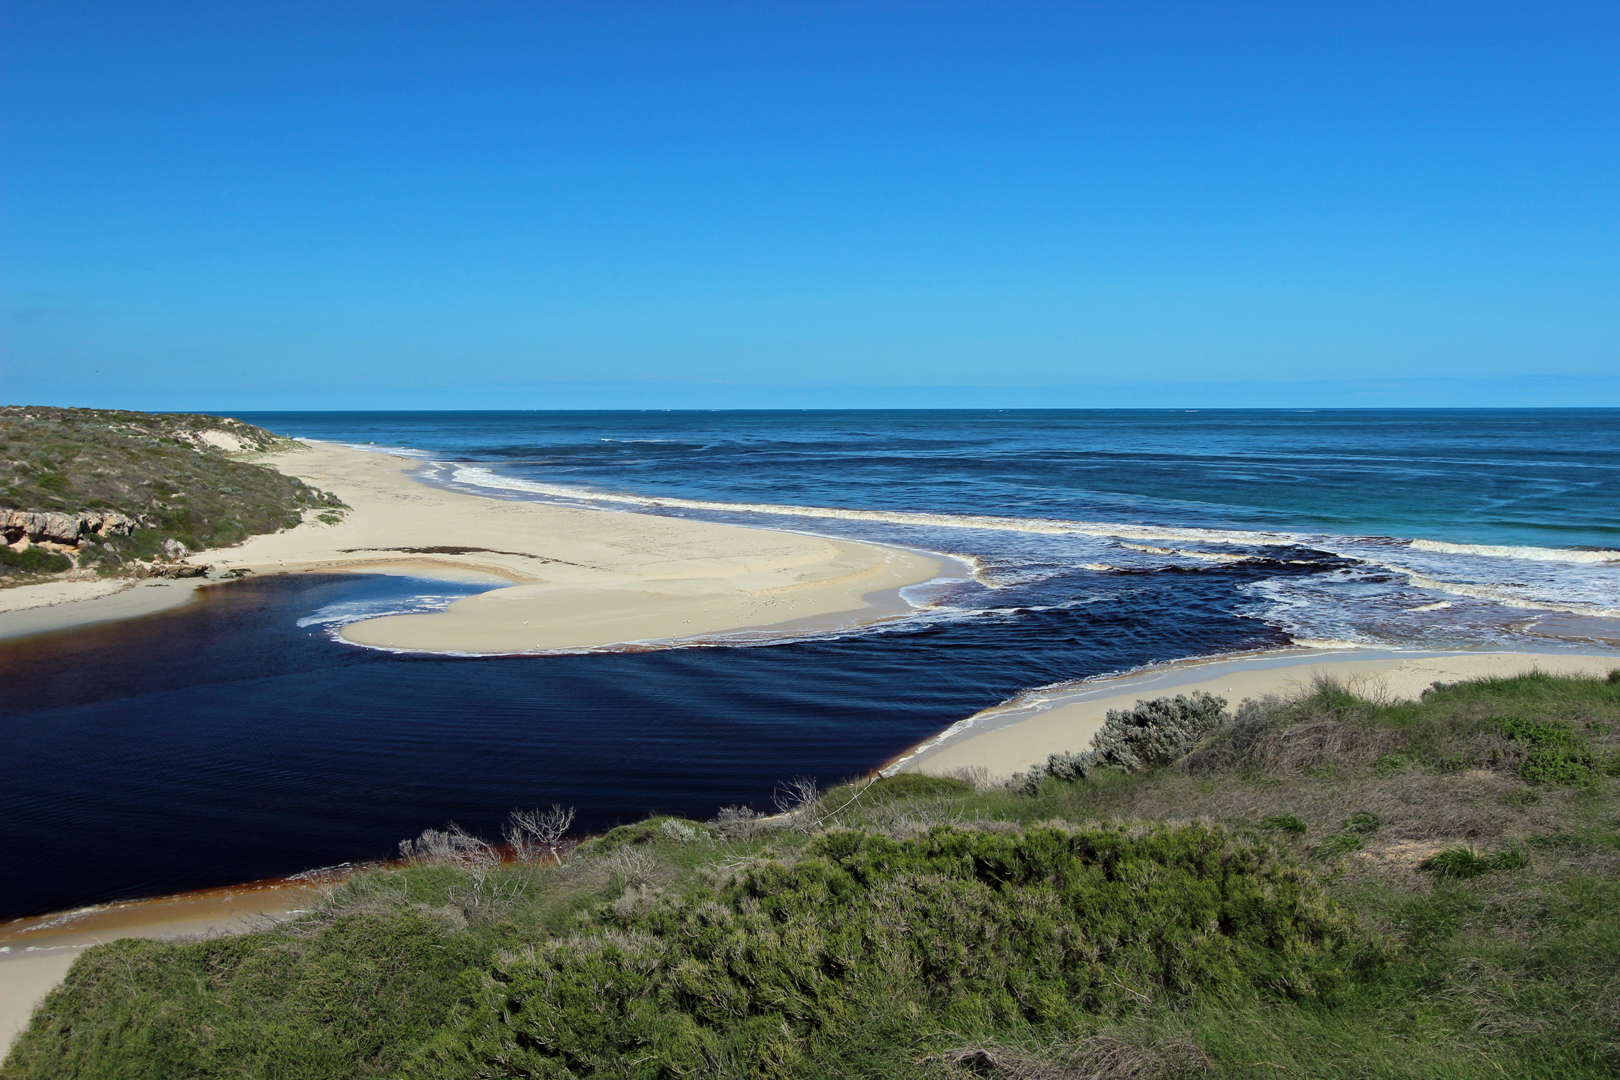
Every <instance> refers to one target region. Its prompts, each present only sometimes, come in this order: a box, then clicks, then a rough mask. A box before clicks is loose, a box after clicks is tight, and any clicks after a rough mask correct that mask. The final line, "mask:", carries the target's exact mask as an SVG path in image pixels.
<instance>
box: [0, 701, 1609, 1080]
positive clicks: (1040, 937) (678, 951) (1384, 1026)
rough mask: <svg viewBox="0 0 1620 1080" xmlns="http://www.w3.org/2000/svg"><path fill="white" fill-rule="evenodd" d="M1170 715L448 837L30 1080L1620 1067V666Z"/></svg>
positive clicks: (77, 1033) (127, 1007) (32, 1057)
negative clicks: (1100, 752)
mask: <svg viewBox="0 0 1620 1080" xmlns="http://www.w3.org/2000/svg"><path fill="white" fill-rule="evenodd" d="M1192 704H1193V705H1194V706H1196V707H1197V708H1198V709H1203V710H1204V711H1203V712H1200V713H1199V714H1198V715H1200V716H1203V717H1205V718H1206V719H1207V718H1208V716H1209V714H1208V711H1207V703H1192ZM1149 714H1151V715H1153V716H1159V717H1164V716H1173V715H1174V707H1173V705H1171V704H1170V703H1161V704H1160V705H1157V706H1155V707H1154V708H1152V709H1149V710H1146V712H1142V711H1140V710H1139V712H1138V713H1137V714H1136V715H1134V716H1133V715H1131V714H1123V715H1120V716H1118V717H1116V721H1115V723H1113V725H1112V727H1111V731H1112V733H1113V736H1114V737H1112V738H1111V739H1108V740H1104V745H1106V746H1111V747H1114V748H1115V749H1116V750H1118V751H1119V753H1118V754H1117V755H1116V756H1117V757H1118V758H1120V759H1122V760H1123V759H1128V758H1131V757H1132V755H1133V754H1134V760H1135V761H1136V762H1137V764H1135V765H1131V766H1129V767H1122V766H1120V765H1117V764H1109V763H1107V762H1097V761H1088V762H1086V763H1084V764H1085V768H1084V769H1076V767H1075V766H1074V763H1073V761H1072V760H1060V761H1057V762H1055V763H1054V767H1053V769H1052V770H1050V772H1048V771H1044V770H1043V772H1042V774H1040V775H1037V776H1033V777H1026V778H1023V779H1022V780H1021V781H1020V782H1018V783H1015V784H1011V785H1006V786H996V787H985V786H983V785H980V786H977V787H976V786H975V785H974V784H973V783H970V782H968V781H967V780H960V779H942V778H932V777H924V776H916V775H905V776H899V777H895V778H893V779H890V780H883V781H878V782H876V783H870V784H868V783H866V782H861V783H857V784H852V785H846V786H843V787H840V788H837V789H835V790H832V791H829V792H826V793H824V794H819V795H815V796H814V797H803V796H807V795H809V794H810V793H809V792H807V791H806V790H805V789H804V788H803V787H800V788H798V789H797V793H798V796H799V797H795V798H792V799H789V800H788V802H789V804H790V805H789V808H788V809H789V812H788V813H787V814H786V815H784V816H782V817H780V818H778V819H775V820H771V821H764V820H761V819H758V818H755V817H753V816H752V815H750V814H748V813H746V812H740V811H735V810H734V811H728V812H725V813H722V814H721V816H720V817H719V818H718V819H716V820H715V821H711V822H694V821H682V820H677V819H669V818H654V819H649V820H648V821H645V822H642V823H639V824H637V825H633V826H626V827H622V828H619V829H615V830H613V831H612V832H610V833H608V834H606V835H604V836H601V837H597V838H594V839H591V840H588V841H586V842H585V843H583V844H581V845H579V846H578V847H577V848H575V849H574V850H573V851H572V852H570V853H568V854H567V855H566V856H565V857H563V858H562V859H560V860H555V861H553V860H551V859H550V858H549V857H547V856H546V854H545V852H546V845H545V844H544V843H524V844H522V845H521V846H522V849H523V851H524V853H525V854H526V855H528V856H531V857H528V858H523V859H519V860H518V861H515V862H513V861H502V860H501V858H500V857H499V856H498V854H497V853H496V852H495V850H494V849H493V848H492V847H490V846H489V845H487V844H484V843H482V842H480V841H478V840H477V839H475V838H472V837H468V836H466V835H465V834H462V833H460V832H458V831H456V830H450V831H448V832H443V833H430V834H424V837H423V838H422V839H421V840H420V841H418V842H416V843H414V844H413V845H412V848H411V851H412V854H413V855H414V858H413V859H412V860H411V861H410V862H409V863H408V864H406V865H404V866H400V867H395V868H386V869H382V868H379V869H375V870H372V871H369V872H366V873H363V874H360V875H358V876H356V877H355V878H354V879H352V880H351V881H350V882H348V883H347V884H346V885H344V886H343V887H341V888H339V889H338V890H337V891H336V892H335V893H333V895H332V896H331V897H330V898H329V899H328V900H327V901H326V902H325V904H324V905H323V906H322V908H321V910H320V911H318V912H316V913H314V914H312V915H311V916H309V917H307V918H304V919H301V920H298V921H296V922H293V923H289V924H286V925H283V926H279V927H274V928H269V929H266V930H265V931H263V932H260V933H253V934H247V935H243V936H239V937H232V938H219V939H215V940H210V941H198V942H190V943H154V942H148V941H121V942H116V943H113V944H110V945H106V946H101V947H98V948H96V949H92V950H89V951H87V952H86V953H85V954H84V955H83V956H82V957H81V958H80V959H79V960H78V961H77V962H76V963H75V965H74V967H73V969H72V971H71V972H70V973H69V976H68V979H67V981H66V982H65V984H64V985H63V986H62V987H61V988H59V989H58V990H56V991H55V992H53V993H52V995H51V996H50V997H49V998H48V999H47V1000H46V1002H45V1004H44V1005H43V1007H42V1008H41V1009H40V1011H39V1012H38V1014H37V1015H36V1016H35V1018H34V1022H33V1025H32V1026H31V1027H30V1028H29V1030H28V1031H27V1032H26V1033H25V1034H24V1035H23V1037H22V1038H21V1040H20V1041H19V1042H18V1043H17V1045H16V1046H15V1048H14V1049H13V1051H12V1054H11V1056H10V1058H9V1059H8V1060H7V1062H6V1064H5V1066H4V1067H3V1069H0V1076H4V1077H17V1078H22V1077H67V1076H73V1077H179V1076H206V1077H212V1076H220V1077H224V1076H232V1077H235V1076H263V1077H297V1078H301V1080H303V1078H316V1077H360V1076H402V1077H676V1076H737V1077H745V1076H747V1077H753V1076H779V1077H822V1076H826V1077H834V1076H836V1077H939V1078H946V1077H957V1078H966V1077H1000V1078H1006V1080H1012V1078H1037V1077H1051V1078H1058V1077H1072V1078H1081V1077H1119V1078H1124V1077H1193V1076H1198V1077H1203V1076H1212V1077H1268V1078H1270V1077H1277V1076H1325V1077H1341V1076H1342V1077H1448V1078H1449V1077H1463V1078H1466V1077H1500V1076H1503V1075H1508V1076H1515V1077H1548V1078H1552V1077H1574V1076H1583V1077H1584V1076H1614V1075H1620V778H1617V776H1620V673H1617V674H1616V675H1615V676H1612V677H1611V678H1610V680H1608V681H1603V680H1590V679H1574V678H1556V677H1550V676H1542V675H1533V676H1526V677H1523V678H1516V679H1509V680H1487V681H1482V682H1474V683H1466V684H1457V685H1452V686H1447V687H1439V688H1436V689H1435V690H1433V691H1431V692H1430V693H1428V694H1427V695H1426V696H1425V698H1424V699H1423V700H1422V701H1421V702H1418V703H1413V704H1402V705H1389V704H1380V703H1377V702H1371V701H1365V700H1361V699H1358V698H1356V697H1354V696H1353V695H1351V694H1349V693H1347V692H1346V691H1344V690H1343V689H1342V688H1341V687H1338V686H1335V685H1333V684H1322V685H1319V686H1318V687H1316V688H1315V689H1314V690H1313V691H1312V692H1311V693H1309V694H1306V695H1303V696H1301V697H1297V698H1294V699H1290V700H1277V699H1268V700H1265V701H1260V702H1246V703H1244V704H1243V706H1242V707H1240V708H1239V709H1238V710H1236V713H1235V714H1228V715H1227V716H1226V717H1225V718H1224V719H1223V720H1220V722H1217V723H1213V725H1211V724H1210V723H1204V722H1200V723H1199V724H1195V725H1192V726H1190V727H1189V728H1188V734H1187V735H1186V736H1185V738H1186V739H1188V740H1194V741H1189V742H1186V743H1185V744H1182V745H1172V744H1174V743H1175V739H1169V740H1168V742H1167V739H1166V737H1165V735H1164V733H1165V731H1166V730H1168V729H1170V728H1173V727H1174V726H1175V725H1174V724H1159V725H1158V726H1156V727H1153V728H1152V730H1149V727H1152V725H1146V724H1144V723H1142V722H1141V721H1142V717H1143V716H1144V715H1149ZM1133 740H1134V741H1133ZM1133 747H1134V749H1133ZM1077 772H1084V774H1085V775H1084V776H1083V777H1077V776H1076V775H1075V774H1076V773H1077ZM1051 773H1055V774H1056V775H1052V774H1051ZM969 779H971V778H969ZM531 820H532V819H531ZM513 839H515V840H519V841H523V840H524V839H525V838H524V837H522V836H518V835H516V834H514V836H513ZM530 839H532V838H530Z"/></svg>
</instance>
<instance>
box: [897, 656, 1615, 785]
mask: <svg viewBox="0 0 1620 1080" xmlns="http://www.w3.org/2000/svg"><path fill="white" fill-rule="evenodd" d="M1615 669H1620V654H1615V653H1588V652H1573V651H1572V652H1561V653H1540V652H1518V651H1513V652H1509V651H1502V650H1498V651H1483V650H1476V651H1469V650H1456V651H1448V652H1424V651H1412V650H1396V649H1387V650H1382V649H1381V650H1373V649H1310V648H1304V649H1281V650H1267V651H1265V652H1257V653H1235V654H1231V653H1229V654H1224V655H1220V656H1209V657H1194V658H1190V659H1186V660H1174V661H1170V662H1168V663H1164V664H1154V665H1148V666H1145V667H1141V668H1137V669H1135V670H1132V671H1128V672H1123V673H1120V674H1115V675H1106V676H1101V677H1098V678H1095V679H1088V680H1083V681H1081V682H1076V683H1067V684H1061V685H1058V686H1052V687H1044V688H1040V689H1036V690H1030V691H1025V692H1024V693H1022V694H1019V695H1018V696H1017V697H1015V698H1012V699H1011V700H1009V701H1005V702H1002V703H1001V704H999V705H995V706H992V707H990V708H988V709H981V710H980V711H979V712H977V713H974V714H973V715H972V716H969V717H966V718H964V719H962V720H958V721H957V722H956V723H954V724H952V725H951V726H950V727H948V728H946V729H945V730H944V731H942V732H940V733H939V734H938V735H935V736H932V737H931V738H928V739H925V740H923V741H922V742H919V743H917V744H915V745H913V746H912V747H910V748H909V749H907V750H906V751H905V752H904V753H901V754H898V755H896V756H895V757H894V758H892V759H890V760H889V761H888V762H886V763H885V764H884V765H883V766H882V767H881V768H879V769H878V770H877V771H878V772H879V773H880V774H881V775H884V776H892V775H894V774H895V773H899V772H927V773H931V774H935V775H947V774H950V773H954V772H957V771H959V770H963V769H976V768H982V769H984V770H985V771H986V773H987V775H988V776H989V777H990V778H991V779H998V778H1000V779H1005V778H1006V777H1008V776H1010V775H1012V774H1013V773H1016V772H1021V771H1024V770H1027V769H1029V768H1031V767H1033V766H1036V765H1039V764H1042V763H1044V762H1045V761H1046V759H1047V757H1048V756H1050V755H1051V754H1060V753H1068V752H1078V751H1083V750H1085V749H1087V748H1088V747H1090V745H1091V743H1092V740H1093V739H1094V738H1095V737H1096V735H1097V732H1098V731H1100V730H1101V729H1102V726H1103V723H1104V721H1105V720H1106V714H1107V712H1108V710H1110V709H1130V708H1132V707H1133V706H1135V704H1136V703H1137V701H1139V700H1147V699H1151V698H1156V697H1165V696H1170V695H1174V694H1190V693H1194V692H1196V691H1205V692H1208V693H1212V694H1215V695H1217V696H1219V697H1224V698H1226V699H1227V705H1228V707H1229V708H1236V707H1237V705H1238V704H1239V703H1240V702H1241V701H1242V700H1244V699H1245V698H1257V697H1264V696H1266V695H1268V694H1278V695H1281V694H1287V693H1289V692H1292V691H1294V690H1297V689H1300V688H1303V687H1305V686H1307V685H1309V684H1310V683H1311V682H1312V681H1313V680H1314V679H1316V678H1319V677H1329V678H1336V679H1339V680H1341V681H1343V682H1345V683H1347V684H1348V685H1349V686H1350V688H1351V689H1352V690H1356V691H1358V692H1361V693H1364V694H1367V695H1369V696H1372V697H1374V698H1378V699H1382V700H1390V701H1399V700H1411V699H1415V698H1417V697H1418V696H1419V695H1420V694H1421V693H1422V691H1423V690H1425V689H1427V688H1428V687H1429V685H1430V684H1431V683H1433V682H1437V681H1439V682H1457V681H1462V680H1464V679H1475V678H1482V677H1488V676H1493V675H1502V676H1506V675H1517V674H1522V673H1524V672H1527V671H1530V670H1541V671H1548V672H1552V673H1555V674H1581V675H1592V676H1595V677H1599V678H1601V677H1604V676H1606V675H1607V674H1608V672H1610V671H1611V670H1615Z"/></svg>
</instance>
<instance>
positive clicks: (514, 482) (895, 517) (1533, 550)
mask: <svg viewBox="0 0 1620 1080" xmlns="http://www.w3.org/2000/svg"><path fill="white" fill-rule="evenodd" d="M435 464H437V465H439V466H440V467H442V468H447V469H450V470H451V472H452V479H453V480H454V481H456V482H458V483H464V484H468V485H470V486H473V487H484V488H493V489H496V490H506V491H526V492H531V493H533V494H537V495H547V496H550V497H552V498H560V499H569V500H573V501H577V502H606V503H614V504H618V505H623V506H639V507H647V508H670V509H685V510H710V511H719V512H722V513H751V514H771V515H775V516H780V517H803V518H824V519H831V520H841V521H876V522H882V523H886V524H893V525H918V526H928V527H935V528H952V529H982V530H987V531H992V532H1021V533H1031V534H1037V535H1056V536H1062V535H1071V534H1079V535H1083V536H1095V537H1099V538H1102V539H1117V540H1184V541H1192V542H1203V543H1211V544H1254V545H1258V546H1266V547H1287V546H1295V545H1298V546H1303V547H1315V548H1323V549H1326V550H1328V551H1330V552H1332V553H1333V554H1343V555H1344V557H1346V558H1356V559H1365V558H1366V556H1365V555H1362V554H1349V553H1341V552H1337V551H1333V545H1338V544H1347V543H1348V544H1358V543H1359V544H1375V545H1379V546H1383V547H1409V548H1412V549H1414V550H1418V551H1429V552H1433V553H1436V554H1451V555H1474V556H1481V557H1486V558H1501V559H1525V560H1533V561H1537V562H1565V563H1577V564H1591V563H1620V550H1613V549H1606V548H1599V549H1575V548H1541V547H1528V546H1526V547H1508V546H1502V545H1490V544H1453V543H1448V542H1446V541H1441V540H1425V539H1421V538H1419V539H1405V538H1400V537H1377V536H1336V535H1333V534H1329V533H1300V532H1279V531H1274V530H1248V529H1206V528H1196V527H1184V526H1171V525H1165V526H1155V525H1135V524H1127V523H1123V522H1106V521H1078V520H1071V519H1065V518H1015V517H999V516H990V515H980V514H940V513H921V512H915V511H906V510H854V509H846V508H839V507H827V506H792V505H786V504H780V503H737V502H723V501H719V500H713V499H683V498H677V497H674V496H654V495H631V494H624V493H617V492H604V491H594V490H592V489H590V488H586V487H576V486H571V485H566V484H548V483H543V482H541V481H537V480H524V479H521V478H519V477H512V476H506V475H504V474H501V473H498V472H495V471H494V470H492V469H489V468H486V467H484V466H481V465H464V464H460V463H457V462H436V463H435ZM1124 546H1127V547H1132V546H1134V545H1129V544H1127V545H1124ZM1138 550H1149V551H1154V549H1138ZM1154 553H1155V554H1167V555H1170V554H1173V555H1181V556H1185V557H1189V558H1204V559H1210V560H1212V561H1215V560H1219V561H1225V560H1227V559H1233V558H1244V557H1245V556H1230V555H1224V554H1220V553H1216V552H1196V551H1180V550H1174V551H1173V550H1170V549H1158V550H1156V551H1154Z"/></svg>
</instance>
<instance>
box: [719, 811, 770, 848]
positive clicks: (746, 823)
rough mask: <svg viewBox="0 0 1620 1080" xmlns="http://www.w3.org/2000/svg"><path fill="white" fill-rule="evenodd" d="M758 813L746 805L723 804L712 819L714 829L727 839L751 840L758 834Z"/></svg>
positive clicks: (761, 826) (759, 826)
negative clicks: (716, 815) (717, 814)
mask: <svg viewBox="0 0 1620 1080" xmlns="http://www.w3.org/2000/svg"><path fill="white" fill-rule="evenodd" d="M763 827H764V826H763V825H761V824H760V820H759V815H758V814H756V813H754V811H752V810H750V809H749V808H748V807H746V806H723V807H721V808H720V814H719V816H718V817H716V818H715V819H714V829H715V831H716V832H718V833H719V834H720V835H721V836H722V837H723V838H724V839H727V840H752V839H753V838H754V837H756V836H758V835H759V831H760V829H762V828H763Z"/></svg>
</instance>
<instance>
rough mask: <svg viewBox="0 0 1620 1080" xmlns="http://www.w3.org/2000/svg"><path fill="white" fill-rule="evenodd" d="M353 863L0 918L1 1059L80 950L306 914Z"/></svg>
mask: <svg viewBox="0 0 1620 1080" xmlns="http://www.w3.org/2000/svg"><path fill="white" fill-rule="evenodd" d="M349 869H350V868H346V867H340V868H331V869H326V870H312V871H306V872H305V873H303V874H297V875H294V876H292V877H288V878H273V879H270V880H268V881H252V882H246V883H244V884H241V885H231V886H226V887H223V888H214V889H200V890H197V891H195V892H184V893H172V894H169V895H167V896H151V897H142V898H139V899H135V900H113V901H109V902H107V903H105V904H93V905H89V906H87V907H81V908H73V909H70V910H68V911H57V912H51V913H48V914H45V915H35V916H29V917H27V918H22V919H13V920H12V921H10V922H6V923H0V1058H4V1056H5V1055H6V1053H7V1052H9V1050H10V1048H11V1044H12V1043H13V1042H15V1041H16V1039H17V1036H18V1035H19V1034H21V1033H22V1030H23V1029H24V1028H26V1027H27V1026H28V1023H29V1021H30V1020H31V1019H32V1017H33V1014H34V1009H35V1008H36V1007H38V1005H39V1003H40V1002H41V1001H42V1000H44V998H45V995H46V994H48V993H49V992H50V991H51V990H53V989H54V988H55V987H56V986H57V985H59V984H60V983H61V982H62V979H63V978H64V977H65V976H66V975H67V971H68V968H69V967H71V966H72V965H73V961H74V959H75V958H77V957H78V955H79V954H80V953H81V952H83V951H84V950H85V949H88V948H90V947H91V946H94V945H103V944H106V943H107V942H110V941H116V940H118V939H120V938H150V939H153V940H170V939H183V938H193V937H205V936H219V935H225V934H236V933H243V932H246V931H249V930H253V929H255V928H257V927H260V926H264V925H265V924H266V923H268V922H280V921H284V920H286V919H289V918H294V917H296V916H298V915H301V914H304V913H305V912H306V911H307V910H308V908H309V905H310V904H311V903H313V902H315V901H316V900H318V899H320V897H321V896H322V895H323V893H324V892H325V891H326V890H327V889H329V888H330V887H331V886H333V885H335V884H337V883H339V882H341V881H342V880H343V878H344V877H345V876H346V875H347V872H348V870H349Z"/></svg>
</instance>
